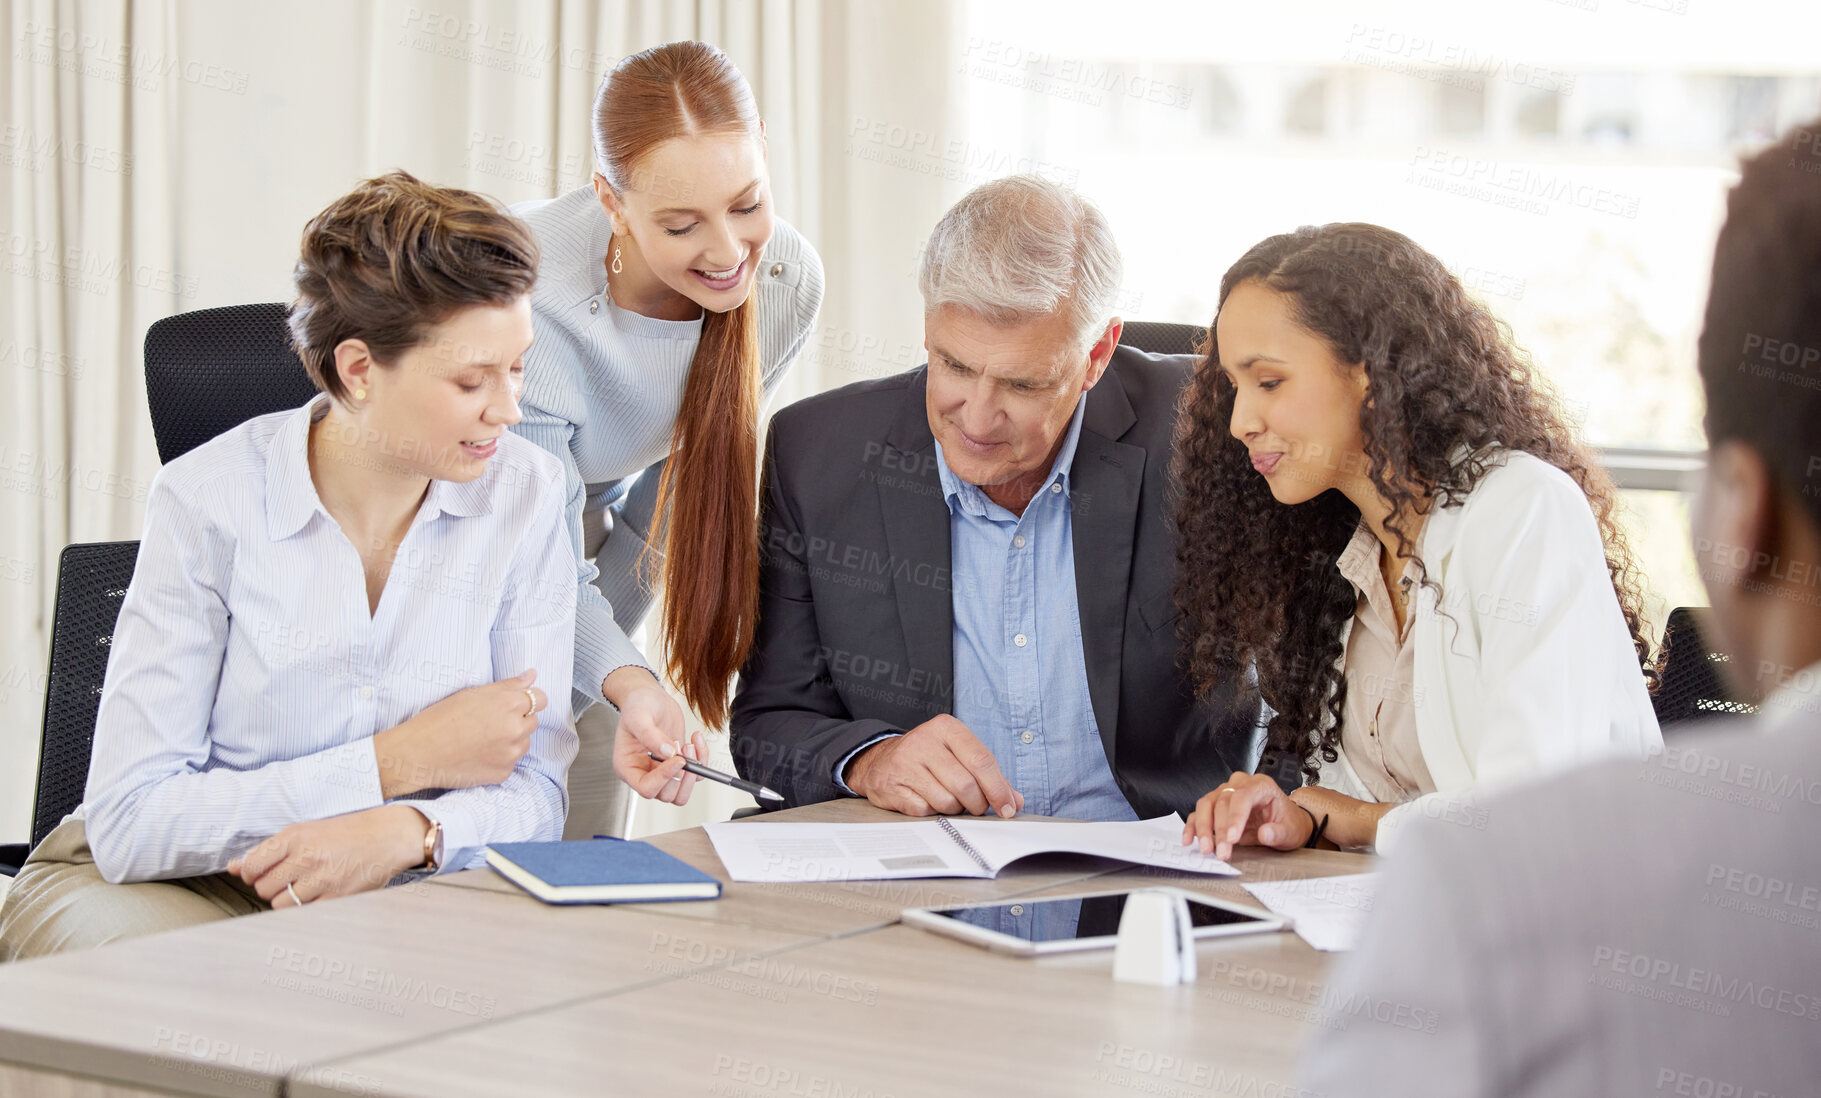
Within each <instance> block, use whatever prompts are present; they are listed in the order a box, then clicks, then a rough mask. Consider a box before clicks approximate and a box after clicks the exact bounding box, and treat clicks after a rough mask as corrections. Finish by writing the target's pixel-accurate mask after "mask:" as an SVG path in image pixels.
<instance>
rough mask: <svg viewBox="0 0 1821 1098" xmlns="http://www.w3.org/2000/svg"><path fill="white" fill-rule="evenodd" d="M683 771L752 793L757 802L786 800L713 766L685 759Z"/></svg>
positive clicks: (657, 758) (655, 755) (660, 759)
mask: <svg viewBox="0 0 1821 1098" xmlns="http://www.w3.org/2000/svg"><path fill="white" fill-rule="evenodd" d="M645 754H647V755H650V756H651V757H652V758H654V759H656V760H657V761H659V762H665V761H666V760H665V758H664V756H662V755H660V754H658V753H657V752H655V751H647V752H645ZM683 769H684V770H687V771H689V772H690V773H691V774H694V775H695V776H696V777H698V778H707V779H708V780H709V781H711V782H720V783H721V784H722V785H731V786H733V787H734V788H735V789H738V790H739V791H740V792H742V793H750V794H752V796H753V798H754V799H755V800H760V801H776V802H777V803H778V804H783V803H784V798H783V797H782V796H780V795H778V794H777V793H775V792H773V791H772V790H770V789H767V788H765V787H764V786H762V785H760V784H759V783H758V782H749V781H747V780H746V779H745V778H736V777H734V776H733V775H732V774H724V773H722V772H721V771H719V770H716V769H715V768H714V767H712V766H703V765H702V764H701V763H699V762H696V761H695V760H694V759H684V760H683Z"/></svg>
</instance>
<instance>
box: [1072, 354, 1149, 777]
mask: <svg viewBox="0 0 1821 1098" xmlns="http://www.w3.org/2000/svg"><path fill="white" fill-rule="evenodd" d="M1084 399H1085V400H1087V402H1088V408H1087V411H1086V412H1085V413H1083V415H1082V422H1081V440H1080V441H1079V442H1078V443H1077V444H1076V446H1075V463H1074V465H1073V466H1072V467H1071V468H1070V470H1069V478H1070V487H1069V508H1070V512H1071V518H1070V525H1071V526H1072V528H1073V541H1074V547H1075V599H1076V602H1077V604H1078V605H1079V606H1080V608H1081V649H1082V656H1083V659H1084V662H1085V663H1086V664H1087V672H1088V696H1089V698H1090V699H1092V701H1093V705H1094V723H1095V724H1096V725H1098V726H1099V728H1100V741H1101V743H1102V744H1103V745H1105V747H1106V754H1107V763H1108V765H1115V764H1116V760H1115V759H1114V739H1115V736H1114V734H1115V732H1117V730H1118V727H1119V669H1120V662H1121V660H1122V659H1123V657H1124V653H1125V622H1126V601H1127V596H1128V593H1129V592H1130V590H1131V581H1132V543H1133V540H1134V539H1135V538H1136V537H1137V524H1138V496H1139V493H1140V491H1141V490H1142V488H1143V485H1144V466H1145V460H1146V457H1147V455H1146V453H1145V450H1144V447H1142V446H1131V445H1127V444H1126V443H1122V442H1120V441H1119V439H1120V438H1121V437H1122V436H1123V435H1124V434H1125V433H1126V432H1127V431H1128V430H1130V429H1131V427H1132V424H1134V423H1136V422H1137V421H1138V416H1137V414H1136V413H1135V412H1133V410H1132V402H1131V400H1130V399H1129V398H1128V397H1127V396H1126V393H1125V387H1124V386H1122V385H1121V384H1120V383H1119V378H1118V376H1117V375H1116V374H1115V373H1113V371H1111V370H1108V371H1107V372H1106V373H1105V374H1104V375H1102V377H1101V380H1100V383H1099V384H1098V385H1096V386H1094V388H1093V389H1091V390H1089V391H1088V395H1087V396H1086V397H1085V398H1084Z"/></svg>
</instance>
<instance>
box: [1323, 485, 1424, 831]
mask: <svg viewBox="0 0 1821 1098" xmlns="http://www.w3.org/2000/svg"><path fill="white" fill-rule="evenodd" d="M1380 551H1381V549H1380V542H1379V540H1378V537H1377V535H1375V534H1373V532H1372V527H1371V526H1369V525H1367V524H1366V521H1365V520H1364V519H1361V520H1360V524H1359V528H1358V529H1357V530H1355V531H1354V532H1353V540H1352V541H1350V542H1348V543H1347V548H1346V550H1345V551H1344V552H1342V553H1341V555H1340V560H1339V561H1338V562H1337V563H1338V566H1339V568H1340V572H1341V575H1343V576H1345V577H1347V579H1348V580H1349V581H1351V582H1352V584H1353V587H1354V589H1355V590H1357V591H1358V592H1359V606H1358V609H1357V610H1355V612H1354V616H1353V629H1352V630H1351V632H1349V634H1348V636H1347V654H1346V660H1345V662H1344V664H1343V665H1342V671H1343V673H1344V674H1345V675H1346V678H1347V701H1346V705H1345V706H1343V707H1342V713H1341V720H1342V724H1341V737H1340V746H1341V750H1342V751H1344V752H1346V754H1347V761H1348V762H1350V763H1352V764H1353V770H1354V772H1355V773H1356V774H1358V775H1359V780H1360V781H1361V782H1363V783H1364V784H1365V786H1366V789H1367V790H1368V791H1370V792H1371V794H1372V796H1373V797H1374V798H1375V799H1376V800H1378V801H1379V802H1380V803H1386V802H1389V803H1393V804H1401V803H1403V802H1404V801H1408V800H1411V799H1413V798H1415V797H1420V796H1422V795H1423V794H1425V793H1433V792H1435V782H1434V780H1433V779H1431V778H1430V777H1429V768H1428V766H1426V765H1425V764H1424V763H1423V750H1422V747H1421V745H1420V744H1418V743H1417V739H1416V707H1417V706H1418V705H1420V704H1421V703H1422V699H1421V698H1418V697H1415V691H1414V683H1415V681H1416V645H1415V644H1414V643H1412V641H1411V630H1410V621H1411V619H1412V618H1414V616H1415V615H1413V614H1410V613H1409V612H1408V611H1406V616H1405V621H1404V631H1403V634H1402V635H1401V636H1400V635H1399V634H1398V630H1397V615H1396V613H1395V612H1393V610H1392V606H1391V600H1392V599H1393V598H1402V597H1404V596H1403V595H1401V594H1395V595H1394V594H1393V593H1391V592H1389V591H1387V590H1386V589H1385V579H1384V573H1382V572H1381V571H1380V570H1379V566H1378V562H1379V553H1380ZM1418 575H1419V572H1418V569H1417V567H1416V562H1415V561H1410V562H1408V563H1407V564H1406V565H1405V566H1404V576H1403V580H1402V583H1401V584H1400V586H1401V587H1402V588H1403V589H1404V591H1405V592H1408V594H1409V596H1411V597H1412V599H1413V597H1414V595H1415V592H1416V585H1417V576H1418ZM1406 605H1408V603H1406Z"/></svg>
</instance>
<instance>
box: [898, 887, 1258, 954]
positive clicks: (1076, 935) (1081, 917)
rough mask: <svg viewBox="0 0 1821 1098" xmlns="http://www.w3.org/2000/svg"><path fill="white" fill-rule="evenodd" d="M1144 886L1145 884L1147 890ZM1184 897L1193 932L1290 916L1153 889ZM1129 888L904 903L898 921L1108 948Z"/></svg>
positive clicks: (1230, 930) (1202, 934) (970, 937)
mask: <svg viewBox="0 0 1821 1098" xmlns="http://www.w3.org/2000/svg"><path fill="white" fill-rule="evenodd" d="M1147 891H1148V890H1147ZM1157 891H1161V892H1170V893H1174V894H1175V895H1178V896H1181V897H1183V898H1184V899H1186V900H1187V901H1188V902H1189V921H1190V923H1191V924H1192V925H1193V926H1194V928H1195V930H1194V932H1195V937H1196V938H1226V937H1230V936H1233V935H1237V934H1266V933H1271V932H1274V931H1279V930H1288V929H1289V928H1290V920H1289V919H1286V918H1284V917H1283V916H1281V915H1273V914H1271V913H1270V912H1269V911H1265V910H1263V909H1262V908H1256V907H1248V906H1246V905H1245V904H1238V903H1234V902H1232V901H1231V900H1223V899H1220V898H1218V897H1215V896H1204V895H1202V894H1200V893H1198V892H1189V891H1186V890H1184V889H1180V888H1163V889H1158V890H1157ZM1131 893H1132V890H1131V889H1121V890H1120V891H1118V892H1091V893H1082V894H1080V895H1076V896H1045V897H1043V898H1042V899H1040V900H991V901H988V902H985V903H977V904H957V905H955V906H953V907H909V908H905V909H904V912H903V915H902V916H901V918H902V921H903V922H904V923H905V924H906V925H908V926H919V927H922V928H923V929H925V930H933V931H935V932H936V933H938V934H947V935H949V936H950V937H954V938H960V939H961V940H962V941H966V942H972V943H973V944H975V945H983V946H986V947H987V948H988V949H995V950H998V951H1000V952H1002V953H1016V954H1019V955H1021V956H1033V955H1036V954H1041V953H1068V952H1072V951H1074V950H1082V949H1110V948H1112V946H1113V945H1114V943H1115V942H1117V941H1118V940H1119V917H1120V915H1121V914H1122V913H1124V911H1125V899H1126V897H1127V896H1129V895H1131Z"/></svg>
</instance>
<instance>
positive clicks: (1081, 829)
mask: <svg viewBox="0 0 1821 1098" xmlns="http://www.w3.org/2000/svg"><path fill="white" fill-rule="evenodd" d="M707 831H708V837H709V839H710V840H711V841H712V842H713V843H714V848H715V853H716V854H719V855H720V856H721V861H722V863H723V864H725V865H726V866H727V872H728V875H729V876H731V877H732V878H733V879H734V880H736V881H747V882H757V883H766V882H772V883H775V882H783V881H870V880H888V879H898V878H910V877H997V876H998V875H999V871H1000V870H1002V869H1004V868H1005V867H1006V866H1008V865H1010V864H1011V863H1013V862H1015V861H1017V860H1018V859H1020V858H1026V857H1029V856H1031V855H1033V854H1089V855H1092V856H1094V857H1098V858H1117V859H1119V860H1120V861H1125V862H1132V863H1134V864H1137V865H1154V866H1160V867H1162V868H1165V869H1179V870H1183V871H1185V872H1189V873H1207V874H1210V875H1215V876H1225V877H1236V876H1238V875H1239V870H1237V869H1234V868H1233V867H1232V866H1230V865H1228V864H1227V863H1225V862H1223V861H1221V860H1220V859H1218V858H1215V857H1212V856H1210V855H1206V854H1202V853H1200V852H1199V851H1198V850H1196V849H1195V848H1194V847H1192V846H1184V845H1182V817H1181V816H1177V815H1174V814H1172V815H1169V816H1160V817H1158V818H1156V819H1154V820H1133V821H1127V822H1119V823H1075V822H1064V821H1045V820H981V819H965V818H962V819H951V818H949V817H939V818H937V819H935V820H931V821H928V822H924V821H921V820H919V821H916V822H914V823H882V824H854V823H766V822H764V821H761V820H752V821H740V822H738V823H735V822H732V821H728V822H724V823H711V824H709V825H708V826H707Z"/></svg>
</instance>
